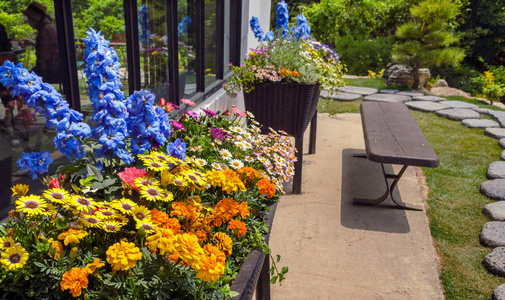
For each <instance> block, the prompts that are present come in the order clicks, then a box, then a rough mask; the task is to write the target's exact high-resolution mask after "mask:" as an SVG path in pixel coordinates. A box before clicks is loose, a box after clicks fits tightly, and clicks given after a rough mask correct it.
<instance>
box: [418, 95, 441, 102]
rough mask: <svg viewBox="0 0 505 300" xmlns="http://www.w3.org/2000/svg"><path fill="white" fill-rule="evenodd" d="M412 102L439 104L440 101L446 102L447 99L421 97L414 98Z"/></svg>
mask: <svg viewBox="0 0 505 300" xmlns="http://www.w3.org/2000/svg"><path fill="white" fill-rule="evenodd" d="M412 100H414V101H433V102H438V101H446V100H447V99H445V98H443V97H438V96H420V97H412Z"/></svg>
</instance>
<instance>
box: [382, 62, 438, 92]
mask: <svg viewBox="0 0 505 300" xmlns="http://www.w3.org/2000/svg"><path fill="white" fill-rule="evenodd" d="M418 74H419V87H423V86H424V85H425V84H426V82H427V81H428V79H430V77H431V73H430V70H429V69H419V72H418ZM382 78H383V79H384V81H386V84H387V85H388V86H390V85H406V86H408V87H409V88H412V84H413V83H414V75H413V72H412V67H409V66H405V65H399V64H388V66H387V67H386V70H385V71H384V74H383V75H382Z"/></svg>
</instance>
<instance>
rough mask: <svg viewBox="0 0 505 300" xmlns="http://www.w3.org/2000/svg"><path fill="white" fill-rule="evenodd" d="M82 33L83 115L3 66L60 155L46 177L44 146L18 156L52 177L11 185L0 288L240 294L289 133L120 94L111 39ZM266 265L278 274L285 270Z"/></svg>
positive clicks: (283, 176) (52, 294) (2, 74)
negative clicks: (235, 286) (41, 186)
mask: <svg viewBox="0 0 505 300" xmlns="http://www.w3.org/2000/svg"><path fill="white" fill-rule="evenodd" d="M85 42H86V45H87V47H86V50H85V55H86V59H85V61H86V64H87V67H86V69H85V73H86V76H87V78H88V84H89V96H90V99H91V102H92V103H93V109H94V113H93V118H92V120H93V122H94V124H93V127H90V126H89V125H88V124H86V123H84V122H83V121H82V115H81V114H80V113H79V112H76V111H74V110H72V109H70V108H69V106H68V104H67V103H66V101H64V100H63V99H62V97H61V95H60V94H59V93H58V92H57V91H56V90H55V89H54V88H53V87H52V86H51V85H48V84H45V83H43V82H42V81H41V79H40V77H38V76H36V75H35V74H34V73H30V72H28V71H27V70H26V69H24V68H23V67H22V65H21V64H20V65H17V66H15V65H14V64H12V63H10V62H6V63H5V64H4V65H3V66H1V67H0V83H2V84H3V85H4V86H6V87H7V88H11V93H12V94H13V95H15V96H20V97H22V99H23V100H24V101H25V103H26V105H28V106H31V107H34V108H35V110H36V111H37V112H38V113H41V114H44V115H45V116H46V118H47V122H46V127H48V128H49V129H51V130H53V131H54V132H55V133H56V135H55V137H54V143H55V146H56V147H57V148H58V149H59V150H60V151H61V152H62V153H63V154H64V155H65V156H67V157H68V159H69V161H70V163H69V164H67V165H65V166H61V167H60V168H59V169H58V172H57V174H54V175H51V176H48V175H43V174H44V173H45V172H47V169H48V165H49V164H50V163H51V161H52V160H51V156H50V155H49V152H45V153H25V154H23V157H22V158H20V160H18V162H17V164H18V166H19V168H20V169H21V170H24V171H29V172H30V175H31V176H32V178H34V179H35V178H37V177H38V178H39V179H41V180H43V182H45V183H46V184H47V186H48V188H47V189H46V190H45V191H43V192H42V194H41V195H36V194H29V193H28V187H27V186H25V185H16V186H14V187H13V188H12V190H13V192H14V195H15V205H16V209H15V210H13V211H11V212H10V214H9V216H10V220H9V221H8V223H7V224H3V225H2V226H0V242H1V244H0V250H1V257H2V259H1V260H0V263H1V265H2V267H1V268H0V274H1V277H0V278H1V279H0V283H1V285H0V286H1V287H0V291H1V293H2V297H6V298H34V299H64V298H73V297H75V298H85V299H104V298H111V299H134V298H135V299H150V298H158V299H159V298H163V299H166V298H179V299H207V298H208V299H226V298H230V297H233V296H236V293H234V292H232V291H231V289H230V285H231V283H232V282H233V280H234V278H235V276H237V273H238V271H239V269H240V267H241V264H242V262H243V261H244V259H245V257H246V256H247V255H248V253H250V252H251V251H252V250H254V249H259V250H261V251H263V252H264V253H266V254H270V250H269V248H268V245H267V244H266V243H265V241H264V237H263V235H264V234H265V233H266V231H267V228H266V227H267V226H266V225H265V221H264V216H265V214H266V213H267V211H268V208H267V206H268V205H269V204H270V203H273V202H276V201H277V200H278V196H279V194H281V193H283V189H282V183H283V181H286V180H289V179H290V178H291V176H293V174H294V171H293V163H294V161H295V155H294V147H293V145H292V143H291V142H290V140H289V138H288V137H286V136H285V135H283V134H282V133H278V132H275V131H272V132H271V133H270V134H269V135H259V132H260V131H261V129H260V126H259V124H258V123H257V122H256V121H254V119H253V117H252V116H251V115H247V114H245V113H244V112H242V111H240V110H238V109H236V108H233V109H232V111H231V112H230V111H226V112H223V113H217V112H213V111H209V110H203V112H202V114H199V113H196V112H192V111H188V112H184V114H183V115H182V116H180V117H178V118H177V119H172V120H171V119H170V115H169V114H168V113H167V111H170V110H171V109H172V108H173V104H170V103H169V104H167V105H166V106H165V105H163V106H158V105H156V104H154V98H155V96H154V95H153V94H152V93H150V92H148V91H137V92H135V93H134V94H133V95H131V96H130V97H128V98H126V99H124V95H123V94H122V92H121V91H120V87H121V83H120V81H119V76H118V67H119V64H118V63H117V56H116V54H115V52H114V50H113V49H112V48H109V47H108V41H105V40H104V39H103V38H102V37H101V36H100V35H99V34H96V33H95V32H94V31H93V30H90V31H89V32H88V38H87V39H86V40H85ZM184 102H185V103H187V104H188V105H191V104H192V103H191V102H190V101H184ZM246 124H248V125H246ZM276 261H277V260H276ZM271 272H272V274H276V277H274V278H273V279H274V281H275V279H279V280H282V279H284V274H285V273H286V272H287V268H282V269H281V270H278V269H277V266H276V265H275V264H274V265H273V267H272V270H271Z"/></svg>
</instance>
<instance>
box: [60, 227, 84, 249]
mask: <svg viewBox="0 0 505 300" xmlns="http://www.w3.org/2000/svg"><path fill="white" fill-rule="evenodd" d="M87 235H88V233H87V232H86V231H84V230H81V229H73V228H71V229H69V230H67V231H66V232H63V233H61V234H60V235H58V239H59V240H63V243H64V244H65V246H67V245H68V244H70V243H76V244H79V240H81V239H82V238H84V237H85V236H87Z"/></svg>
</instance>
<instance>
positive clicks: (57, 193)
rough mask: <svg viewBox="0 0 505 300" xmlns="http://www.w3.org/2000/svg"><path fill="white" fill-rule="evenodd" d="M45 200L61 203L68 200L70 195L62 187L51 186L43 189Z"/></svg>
mask: <svg viewBox="0 0 505 300" xmlns="http://www.w3.org/2000/svg"><path fill="white" fill-rule="evenodd" d="M42 195H43V196H44V197H45V198H46V199H47V200H49V201H51V202H54V203H60V204H63V203H65V202H67V201H68V200H70V195H69V194H68V192H67V191H65V190H64V189H60V188H53V189H49V190H47V191H45V192H44V193H43V194H42Z"/></svg>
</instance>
